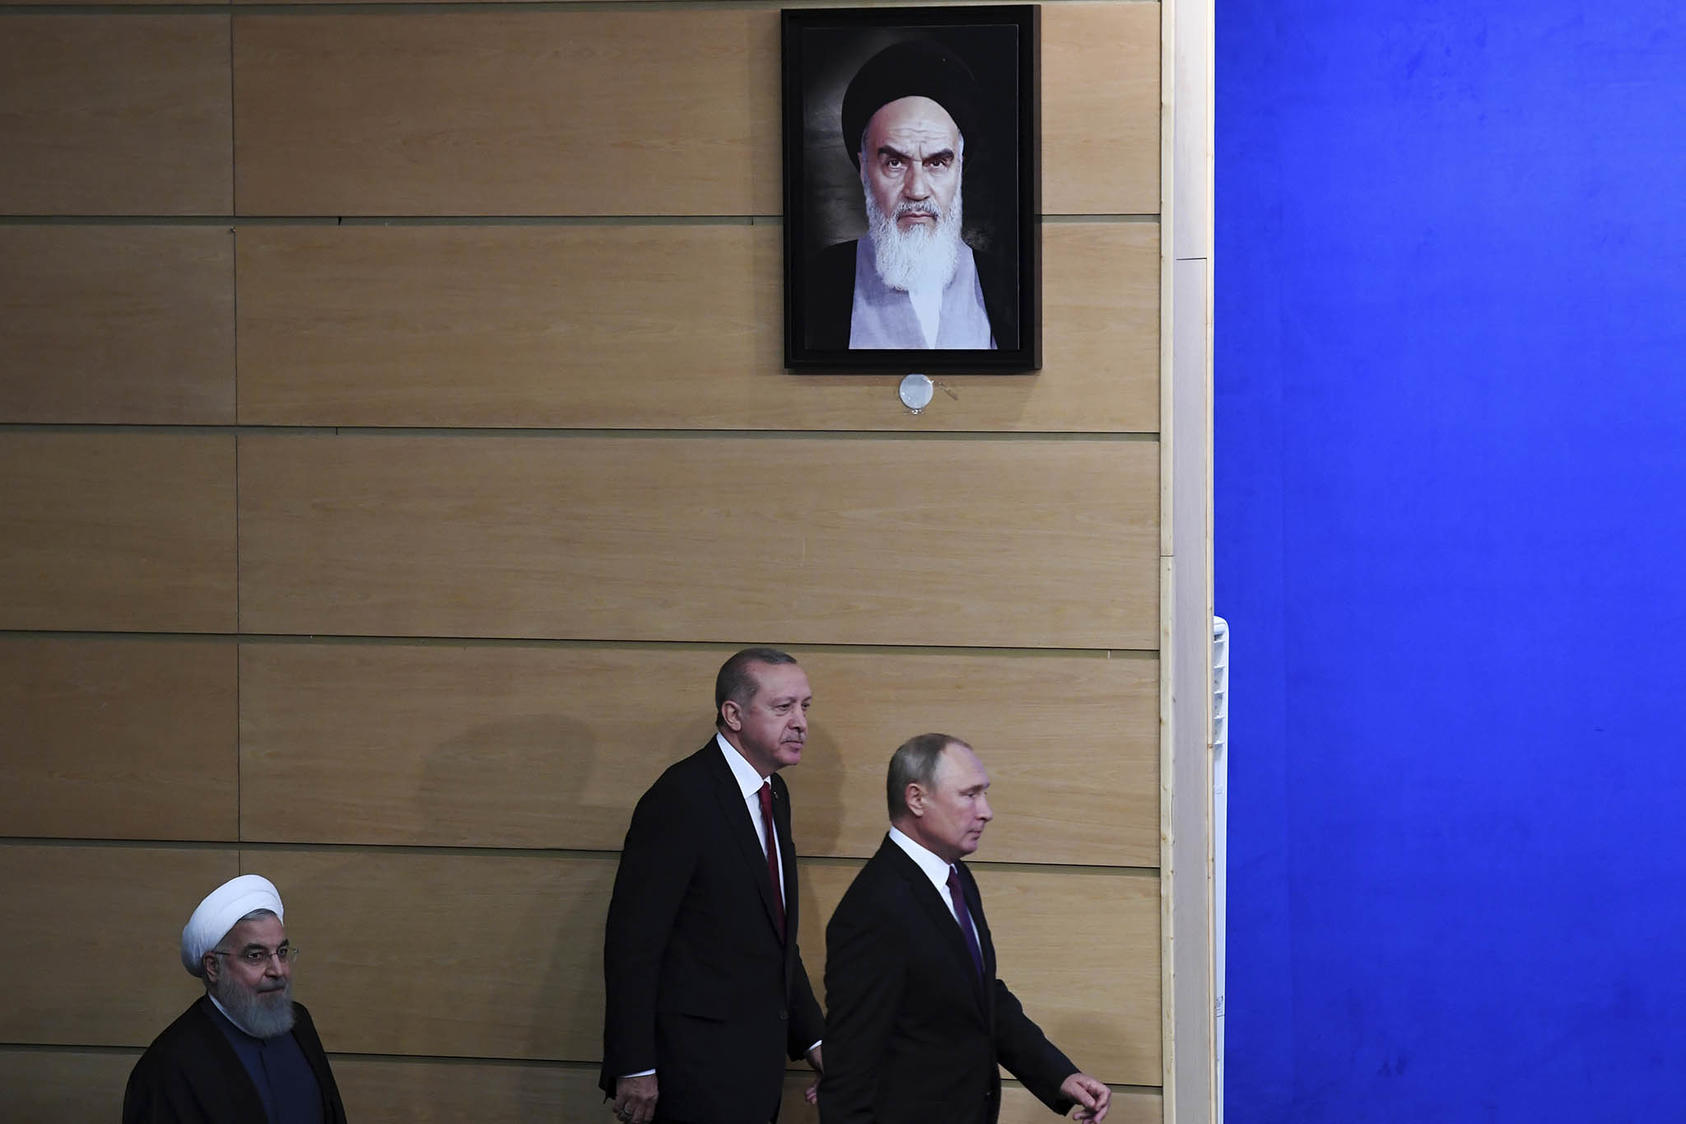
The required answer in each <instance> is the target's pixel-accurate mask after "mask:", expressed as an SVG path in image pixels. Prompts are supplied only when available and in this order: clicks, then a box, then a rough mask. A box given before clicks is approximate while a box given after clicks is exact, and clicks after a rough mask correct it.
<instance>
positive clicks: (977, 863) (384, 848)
mask: <svg viewBox="0 0 1686 1124" xmlns="http://www.w3.org/2000/svg"><path fill="white" fill-rule="evenodd" d="M887 828H888V825H886V829H887ZM14 846H15V847H101V848H111V849H114V850H131V849H138V850H160V849H165V850H179V851H227V850H229V849H231V848H234V847H238V848H239V849H240V850H242V851H251V852H263V853H265V854H275V853H287V854H297V853H301V852H303V853H307V854H353V855H355V854H370V855H375V854H378V855H446V856H459V857H473V858H485V857H487V856H490V855H497V856H501V857H505V858H524V859H601V860H604V861H609V860H618V859H619V857H620V852H619V851H604V850H593V849H589V848H580V847H464V846H450V847H441V846H433V845H423V844H415V843H265V842H261V841H256V840H240V841H238V842H234V841H231V840H227V839H223V840H214V839H212V840H195V839H100V838H95V837H89V836H77V837H74V838H66V837H63V836H32V835H0V847H14ZM796 857H797V858H798V859H800V860H802V865H803V866H805V867H808V866H816V867H817V866H848V867H858V866H860V865H861V864H862V863H864V862H865V861H866V860H865V859H860V858H848V857H844V856H840V855H805V854H802V853H801V852H800V851H799V852H798V853H797V856H796ZM966 865H967V866H968V867H971V868H972V869H973V870H997V871H1046V872H1049V873H1055V872H1057V873H1059V874H1076V875H1084V874H1096V875H1108V876H1119V877H1142V878H1158V877H1159V868H1158V867H1154V866H1098V865H1095V864H1080V863H1039V862H1024V861H1015V862H990V861H989V860H988V859H977V858H973V859H969V860H968V861H967V863H966Z"/></svg>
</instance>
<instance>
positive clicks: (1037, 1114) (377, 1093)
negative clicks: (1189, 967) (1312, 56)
mask: <svg viewBox="0 0 1686 1124" xmlns="http://www.w3.org/2000/svg"><path fill="white" fill-rule="evenodd" d="M4 1059H5V1055H4V1053H0V1066H3V1065H4ZM333 1066H334V1079H335V1081H337V1082H338V1083H339V1087H340V1094H341V1096H342V1097H343V1098H344V1099H345V1107H346V1115H347V1116H348V1117H349V1118H350V1119H353V1120H356V1121H357V1122H358V1124H457V1122H458V1121H463V1120H474V1121H476V1122H477V1124H520V1122H523V1121H532V1120H545V1121H553V1122H556V1124H602V1122H603V1121H605V1120H607V1119H610V1117H609V1115H608V1113H607V1105H606V1104H605V1103H604V1100H603V1093H602V1091H601V1090H599V1089H598V1088H597V1071H596V1069H595V1068H588V1067H584V1066H579V1065H567V1064H563V1065H556V1064H546V1063H543V1062H467V1061H456V1060H449V1061H424V1060H420V1059H397V1058H394V1059H390V1060H388V1059H378V1058H361V1057H360V1058H348V1057H337V1058H334V1059H333ZM0 1072H3V1070H0ZM812 1080H813V1074H812V1073H811V1072H810V1071H808V1070H806V1069H797V1070H794V1071H792V1072H791V1073H790V1074H789V1075H788V1076H787V1077H786V1078H785V1096H784V1104H783V1106H782V1107H781V1108H780V1109H779V1120H780V1121H781V1124H813V1122H814V1121H817V1120H818V1119H819V1111H818V1110H817V1109H815V1108H813V1107H811V1106H810V1105H809V1104H808V1103H807V1102H806V1101H805V1100H803V1098H802V1091H803V1090H804V1089H806V1088H807V1087H808V1085H809V1084H810V1083H811V1082H812ZM121 1082H122V1077H121V1076H119V1078H118V1083H119V1094H120V1093H121ZM0 1095H3V1094H0ZM90 1103H93V1102H90ZM104 1103H105V1104H106V1105H107V1106H108V1111H107V1112H105V1113H103V1114H102V1115H110V1114H111V1113H110V1111H109V1106H110V1105H111V1104H114V1103H115V1102H110V1101H107V1102H104ZM0 1104H3V1102H0ZM72 1118H76V1119H82V1117H72V1116H62V1115H61V1116H52V1117H43V1118H41V1119H42V1120H43V1124H46V1122H47V1121H48V1120H49V1119H50V1120H51V1121H54V1122H56V1121H59V1120H64V1119H72ZM87 1118H88V1119H92V1114H90V1115H89V1116H88V1117H87ZM1052 1119H1054V1118H1053V1117H1052V1116H1051V1115H1049V1113H1048V1110H1047V1108H1046V1107H1044V1106H1043V1104H1042V1102H1041V1101H1039V1100H1037V1099H1036V1098H1035V1097H1033V1096H1031V1095H1030V1094H1029V1093H1027V1092H1025V1090H1024V1089H1023V1088H1022V1087H1020V1086H1018V1085H1017V1084H1012V1083H1009V1084H1007V1085H1005V1086H1003V1088H1002V1090H1001V1124H1047V1121H1050V1120H1052ZM1161 1119H1162V1117H1161V1104H1160V1097H1159V1095H1158V1093H1156V1092H1144V1091H1142V1090H1137V1089H1132V1090H1125V1091H1121V1092H1120V1091H1115V1092H1114V1094H1113V1099H1112V1110H1111V1112H1110V1113H1108V1115H1107V1120H1108V1121H1111V1122H1112V1124H1161Z"/></svg>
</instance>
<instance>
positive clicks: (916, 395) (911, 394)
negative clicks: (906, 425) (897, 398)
mask: <svg viewBox="0 0 1686 1124" xmlns="http://www.w3.org/2000/svg"><path fill="white" fill-rule="evenodd" d="M897 393H899V394H900V395H901V400H902V405H903V406H906V407H907V408H908V409H909V410H911V411H912V412H913V413H916V414H917V413H919V412H920V411H921V410H923V409H924V408H925V407H926V406H929V405H930V404H931V397H932V395H933V394H934V393H935V391H934V390H933V389H932V383H931V376H929V375H908V376H907V377H906V378H904V379H903V380H902V385H901V389H900V390H899V391H898V392H897Z"/></svg>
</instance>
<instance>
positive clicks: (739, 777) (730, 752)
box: [714, 733, 785, 902]
mask: <svg viewBox="0 0 1686 1124" xmlns="http://www.w3.org/2000/svg"><path fill="white" fill-rule="evenodd" d="M714 744H715V745H717V746H719V747H720V752H721V753H723V754H725V755H726V768H728V769H730V770H732V779H733V780H735V781H737V782H738V791H739V792H741V793H743V800H744V804H745V805H746V806H747V807H748V808H749V822H750V823H752V824H754V825H755V838H756V839H758V840H759V841H760V842H761V854H762V857H766V854H767V821H765V820H763V819H762V818H761V786H762V785H763V784H764V783H766V781H767V778H766V777H763V776H762V775H761V774H760V773H758V772H756V771H755V766H754V765H751V764H750V763H749V762H748V761H746V760H745V759H744V755H743V754H741V753H739V752H738V747H737V746H735V745H733V744H732V743H731V742H729V741H727V740H726V738H725V735H723V734H719V733H716V734H715V735H714ZM772 839H773V848H774V856H775V857H776V858H777V859H778V868H779V900H780V901H781V902H782V901H784V900H785V892H784V856H782V855H779V854H778V845H779V833H778V832H776V831H775V832H773V835H772Z"/></svg>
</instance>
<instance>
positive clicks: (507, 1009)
mask: <svg viewBox="0 0 1686 1124" xmlns="http://www.w3.org/2000/svg"><path fill="white" fill-rule="evenodd" d="M859 865H860V864H859V863H856V862H836V861H830V862H819V863H815V862H805V863H804V864H803V866H802V871H803V873H802V894H803V898H802V905H803V909H804V910H805V912H804V914H803V932H802V938H801V939H802V949H803V959H804V960H805V961H806V963H807V965H808V968H809V972H810V975H812V976H813V977H814V979H816V980H819V979H823V975H822V973H823V971H824V960H825V955H824V938H823V932H824V919H826V918H828V917H829V916H830V915H831V910H832V908H833V907H834V906H835V904H836V902H837V900H838V898H840V897H841V896H842V893H843V890H844V889H845V888H846V887H847V885H848V883H849V881H850V880H851V879H852V878H853V877H854V872H855V871H856V870H858V869H859ZM244 869H246V870H248V871H257V872H259V873H262V874H264V875H266V876H267V877H269V878H270V879H272V880H273V881H274V882H275V883H276V885H277V886H278V887H279V888H280V889H281V892H282V894H283V895H284V896H285V897H286V899H287V933H288V936H289V937H291V938H293V939H294V940H296V941H297V942H298V943H299V944H300V945H302V946H306V947H308V948H309V950H310V951H309V952H308V954H307V959H306V960H304V961H301V964H300V969H299V974H298V975H297V976H296V977H295V988H296V990H297V992H298V995H299V998H300V999H302V1000H303V1001H304V1002H305V1003H307V1004H309V1006H310V1009H311V1013H312V1015H313V1016H314V1017H315V1019H316V1023H317V1025H318V1027H319V1028H320V1029H321V1031H322V1039H323V1041H324V1042H325V1043H327V1044H328V1045H329V1046H330V1047H331V1048H332V1049H335V1050H342V1051H346V1052H349V1053H401V1054H416V1055H446V1056H453V1057H482V1058H511V1059H560V1060H566V1061H591V1060H593V1059H595V1058H597V1057H598V1056H600V1054H599V1051H600V1050H601V1042H602V1030H603V1027H602V1017H603V991H602V960H601V958H602V943H603V918H604V915H605V913H606V912H607V910H608V901H609V890H610V887H611V885H612V883H613V880H614V871H615V857H614V856H613V855H605V856H566V857H556V858H536V857H527V856H517V855H492V854H487V855H437V854H426V853H414V852H401V853H386V854H382V853H358V852H349V851H331V852H313V851H276V852H265V853H262V854H252V853H248V854H247V855H246V856H245V859H244ZM978 879H979V885H980V887H981V888H982V891H983V895H984V901H985V908H986V909H987V910H988V911H989V919H990V925H991V928H992V930H993V931H994V933H995V936H996V942H997V945H998V947H999V950H1000V957H1001V961H1002V965H1003V968H1002V974H1003V978H1004V979H1007V980H1008V981H1009V983H1010V984H1011V985H1012V986H1013V989H1014V991H1015V993H1016V994H1017V995H1018V996H1019V997H1020V998H1021V999H1023V1000H1024V1001H1025V1003H1026V1007H1027V1009H1028V1010H1029V1011H1030V1012H1031V1015H1032V1017H1034V1018H1036V1019H1037V1020H1038V1022H1040V1023H1041V1025H1042V1027H1043V1029H1045V1030H1047V1031H1048V1033H1049V1035H1050V1037H1052V1038H1053V1039H1054V1040H1055V1041H1056V1042H1061V1043H1063V1044H1064V1045H1065V1046H1066V1048H1067V1050H1068V1052H1070V1053H1072V1054H1073V1055H1074V1060H1075V1061H1077V1062H1078V1064H1080V1065H1082V1066H1084V1067H1085V1068H1086V1069H1087V1070H1088V1071H1089V1072H1091V1073H1094V1074H1095V1075H1096V1076H1098V1077H1100V1078H1102V1079H1103V1080H1108V1081H1116V1082H1127V1083H1132V1084H1146V1083H1151V1082H1155V1081H1157V1080H1158V1073H1159V959H1158V948H1159V883H1158V880H1157V878H1154V877H1151V876H1142V875H1133V874H1113V873H1100V872H1092V871H1071V872H1054V871H1049V870H1035V871H1024V870H1012V869H991V868H989V867H987V866H986V867H983V868H980V869H979V871H978ZM399 949H402V952H400V951H399ZM395 956H401V957H402V959H403V963H404V968H403V970H401V971H398V970H393V969H392V967H391V966H392V965H393V964H394V962H395V961H394V957H395Z"/></svg>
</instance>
